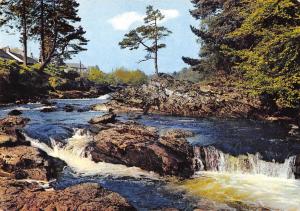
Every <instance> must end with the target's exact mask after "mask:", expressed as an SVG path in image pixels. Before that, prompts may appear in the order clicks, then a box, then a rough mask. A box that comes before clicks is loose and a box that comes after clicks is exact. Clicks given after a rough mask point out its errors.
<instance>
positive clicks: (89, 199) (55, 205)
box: [0, 178, 135, 211]
mask: <svg viewBox="0 0 300 211" xmlns="http://www.w3.org/2000/svg"><path fill="white" fill-rule="evenodd" d="M0 196H1V197H0V209H3V210H62V211H64V210H65V211H67V210H86V211H88V210H91V211H92V210H103V211H107V210H111V211H114V210H116V211H117V210H120V211H121V210H122V211H123V210H124V211H126V210H128V211H129V210H135V208H134V207H132V206H131V205H130V204H129V203H128V202H127V200H126V199H124V198H123V197H121V196H120V195H119V194H117V193H113V192H111V191H108V190H106V189H104V188H102V187H100V186H99V185H98V184H93V183H86V184H79V185H76V186H72V187H69V188H66V189H64V190H53V189H50V190H47V191H45V190H44V189H43V188H41V187H40V185H38V184H37V183H29V182H24V181H16V180H11V179H2V178H0Z"/></svg>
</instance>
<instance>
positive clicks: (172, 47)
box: [0, 0, 199, 74]
mask: <svg viewBox="0 0 300 211" xmlns="http://www.w3.org/2000/svg"><path fill="white" fill-rule="evenodd" d="M79 2H80V8H79V15H80V16H81V17H82V23H81V25H82V26H83V27H84V28H85V30H86V31H87V36H86V37H87V38H88V39H89V40H90V42H89V44H88V47H87V48H88V51H86V52H82V53H80V54H79V55H77V56H76V57H74V59H73V60H72V61H73V62H79V61H81V62H82V63H83V64H85V65H86V66H92V65H98V66H99V67H100V68H101V69H102V70H103V71H105V72H110V71H111V70H112V69H114V68H117V67H120V66H124V67H126V68H133V69H136V68H139V69H141V70H143V71H145V72H146V73H148V74H151V73H153V69H154V68H153V63H152V61H148V62H144V63H140V64H138V63H137V61H139V60H140V59H143V58H144V55H145V53H144V52H143V50H142V49H140V50H137V51H129V50H122V49H120V47H119V46H118V43H119V41H121V40H122V38H123V36H124V34H125V33H126V32H128V30H130V29H132V28H135V27H136V26H138V25H140V24H142V22H141V20H142V18H143V15H144V13H145V8H146V6H147V5H150V4H151V5H153V6H154V7H155V8H158V9H161V10H162V12H163V13H164V14H165V16H166V20H165V22H164V23H163V24H164V25H165V26H166V27H168V28H169V29H170V30H171V31H172V32H173V34H171V36H170V37H168V38H166V40H165V41H164V42H165V43H166V44H167V48H166V49H163V50H161V51H160V53H159V56H160V57H159V68H160V71H161V72H174V71H178V70H180V69H181V68H183V67H185V66H186V65H185V64H184V63H183V61H182V60H181V57H182V56H191V57H196V56H197V54H198V50H199V46H198V44H197V43H196V38H195V36H194V35H193V33H192V32H191V30H190V28H189V26H190V25H191V24H192V25H197V22H196V21H195V20H194V19H193V18H192V17H191V15H190V14H189V9H191V8H192V5H191V3H190V1H189V0H79ZM7 45H9V46H10V47H20V46H21V45H20V43H19V37H18V35H17V34H15V35H13V34H7V33H5V32H4V30H2V31H0V46H2V47H3V46H7ZM29 50H30V51H31V52H33V54H34V55H38V51H37V45H36V44H35V43H33V42H32V43H31V44H30V48H29Z"/></svg>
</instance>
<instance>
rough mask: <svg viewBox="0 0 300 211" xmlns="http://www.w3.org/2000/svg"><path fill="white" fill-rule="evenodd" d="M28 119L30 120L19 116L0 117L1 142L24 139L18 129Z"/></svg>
mask: <svg viewBox="0 0 300 211" xmlns="http://www.w3.org/2000/svg"><path fill="white" fill-rule="evenodd" d="M29 121H30V120H29V119H28V118H23V117H19V116H8V117H6V118H3V119H0V134H1V135H2V144H3V143H4V142H6V143H8V142H9V141H8V140H11V141H12V142H16V141H20V142H21V141H24V140H25V138H24V136H23V135H22V133H21V132H20V130H21V129H22V128H23V127H25V125H26V124H27V123H28V122H29Z"/></svg>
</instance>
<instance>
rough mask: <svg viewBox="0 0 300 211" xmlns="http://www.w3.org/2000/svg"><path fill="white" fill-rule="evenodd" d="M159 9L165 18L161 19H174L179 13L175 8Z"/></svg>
mask: <svg viewBox="0 0 300 211" xmlns="http://www.w3.org/2000/svg"><path fill="white" fill-rule="evenodd" d="M160 11H161V13H162V14H163V15H164V16H165V19H164V20H163V21H168V20H171V19H175V18H177V17H179V15H180V14H179V11H178V10H175V9H168V10H164V9H161V10H160Z"/></svg>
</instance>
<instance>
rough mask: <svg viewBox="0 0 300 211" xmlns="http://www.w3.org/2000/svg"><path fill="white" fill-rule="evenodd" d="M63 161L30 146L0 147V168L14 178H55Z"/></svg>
mask: <svg viewBox="0 0 300 211" xmlns="http://www.w3.org/2000/svg"><path fill="white" fill-rule="evenodd" d="M64 166H65V163H64V162H62V161H60V160H58V159H55V158H52V157H49V156H48V155H46V154H45V153H43V152H41V151H39V150H38V149H36V148H34V147H31V146H21V145H20V146H14V147H0V170H1V171H2V172H5V173H7V174H9V175H11V178H15V179H34V180H43V181H46V180H49V179H52V178H56V177H57V175H58V174H59V173H60V172H61V171H62V169H63V167H64Z"/></svg>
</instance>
